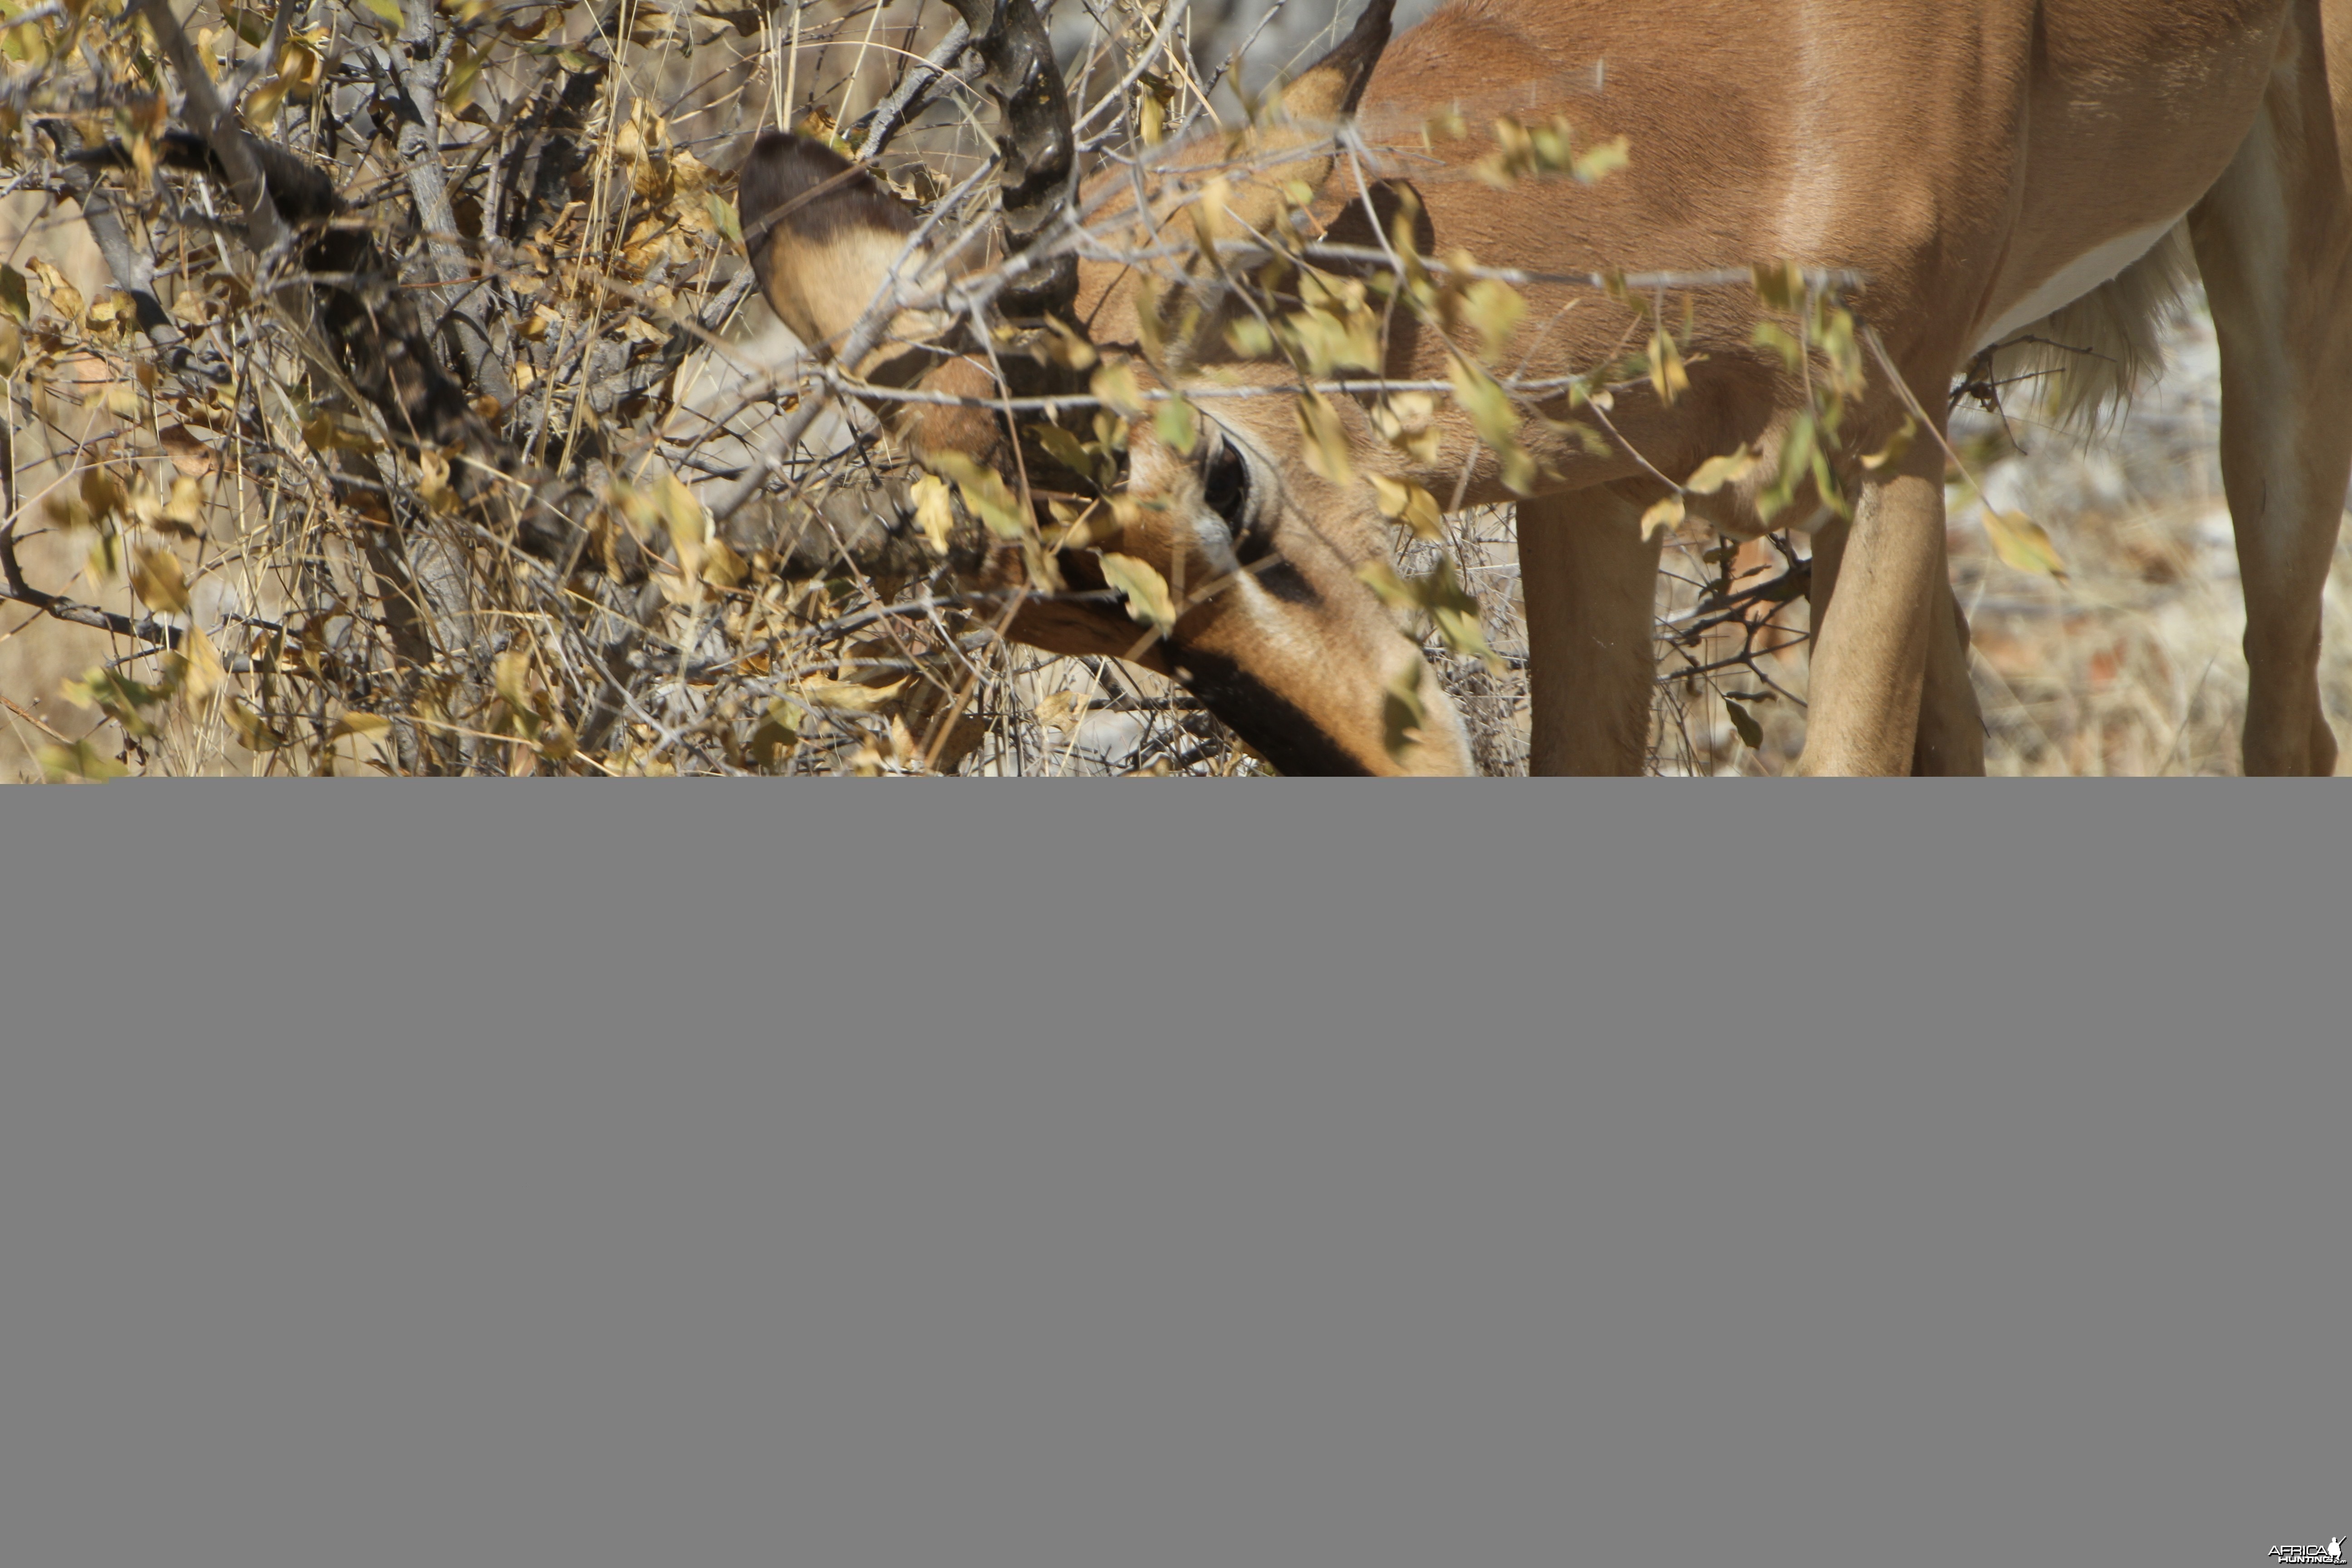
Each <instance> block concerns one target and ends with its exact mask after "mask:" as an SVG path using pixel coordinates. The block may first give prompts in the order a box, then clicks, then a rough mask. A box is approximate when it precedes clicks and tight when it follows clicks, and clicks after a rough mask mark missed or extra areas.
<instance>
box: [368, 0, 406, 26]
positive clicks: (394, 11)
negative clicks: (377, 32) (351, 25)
mask: <svg viewBox="0 0 2352 1568" xmlns="http://www.w3.org/2000/svg"><path fill="white" fill-rule="evenodd" d="M360 9H361V10H362V11H365V12H368V13H369V14H370V15H372V16H375V17H377V18H379V19H380V20H381V21H382V22H383V25H384V26H387V27H390V28H391V29H392V30H393V31H394V32H395V33H396V32H398V31H400V23H401V16H400V0H360Z"/></svg>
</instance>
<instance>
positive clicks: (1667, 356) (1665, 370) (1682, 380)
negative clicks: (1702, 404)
mask: <svg viewBox="0 0 2352 1568" xmlns="http://www.w3.org/2000/svg"><path fill="white" fill-rule="evenodd" d="M1650 384H1651V386H1653V387H1654V388H1655V389H1656V390H1657V394H1658V402H1659V403H1660V404H1661V405H1664V406H1665V407H1667V408H1672V407H1673V406H1674V405H1675V398H1677V397H1680V396H1681V395H1683V394H1684V393H1685V392H1688V391H1689V390H1690V372H1689V371H1687V370H1685V369H1684V368H1683V356H1682V354H1681V353H1680V352H1679V351H1678V350H1676V349H1675V340H1674V337H1673V334H1671V333H1669V332H1668V331H1666V330H1665V329H1664V328H1663V327H1661V328H1659V329H1658V330H1657V331H1655V332H1653V333H1652V334H1651V335H1650Z"/></svg>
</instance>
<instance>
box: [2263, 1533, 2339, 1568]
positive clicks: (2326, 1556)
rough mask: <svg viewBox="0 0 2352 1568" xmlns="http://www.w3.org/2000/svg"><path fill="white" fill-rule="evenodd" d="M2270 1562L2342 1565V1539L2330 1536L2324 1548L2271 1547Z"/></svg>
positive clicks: (2337, 1536)
mask: <svg viewBox="0 0 2352 1568" xmlns="http://www.w3.org/2000/svg"><path fill="white" fill-rule="evenodd" d="M2271 1560H2272V1561H2273V1562H2274V1563H2342V1562H2343V1561H2344V1538H2343V1537H2342V1536H2340V1535H2331V1536H2329V1537H2328V1538H2327V1544H2326V1545H2325V1546H2273V1547H2272V1548H2271Z"/></svg>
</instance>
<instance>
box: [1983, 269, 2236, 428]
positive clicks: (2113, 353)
mask: <svg viewBox="0 0 2352 1568" xmlns="http://www.w3.org/2000/svg"><path fill="white" fill-rule="evenodd" d="M2196 276H2197V258H2196V256H2195V255H2194V254H2193V253H2192V252H2191V251H2190V249H2189V226H2188V225H2187V224H2186V223H2179V224H2175V225H2174V226H2172V228H2171V229H2170V230H2169V231H2168V232H2167V233H2166V235H2165V237H2163V238H2162V239H2159V240H2158V241H2157V242H2156V245H2155V246H2154V247H2153V248H2151V249H2150V250H2149V251H2148V253H2147V255H2146V256H2143V257H2141V258H2139V259H2138V260H2137V261H2135V262H2133V263H2132V264H2131V265H2130V266H2129V267H2126V268H2124V269H2123V270H2122V271H2121V272H2119V273H2117V274H2116V276H2115V277H2114V278H2112V279H2108V280H2107V281H2106V282H2105V283H2103V284H2101V285H2100V286H2099V287H2098V288H2096V289H2092V290H2091V291H2090V292H2089V293H2087V294H2085V295H2084V296H2083V297H2082V298H2081V299H2079V300H2075V301H2074V302H2073V303H2072V304H2069V305H2064V306H2062V307H2060V308H2059V309H2058V310H2053V311H2052V312H2051V313H2050V314H2048V315H2046V316H2044V317H2042V319H2041V320H2040V321H2035V322H2033V323H2032V325H2030V326H2026V327H2023V328H2021V329H2020V330H2019V331H2015V332H2012V333H2011V334H2010V335H2009V337H2007V338H2006V339H2004V340H2002V342H2000V343H1999V344H1997V345H1995V347H1994V349H1993V351H1992V374H1991V380H1992V382H1993V383H1994V384H1996V385H2005V384H2010V383H2011V382H2021V384H2026V385H2030V386H2031V387H2032V390H2033V401H2034V405H2035V406H2036V408H2037V409H2038V410H2039V411H2040V413H2041V415H2042V417H2044V418H2046V419H2048V420H2049V421H2050V422H2051V423H2053V424H2054V425H2058V426H2064V427H2067V428H2070V429H2073V430H2075V431H2078V432H2082V433H2085V434H2087V433H2089V432H2092V431H2095V430H2099V429H2102V428H2104V427H2106V426H2111V425H2112V424H2114V423H2115V421H2116V420H2117V419H2119V418H2120V417H2121V416H2123V413H2124V411H2125V410H2126V409H2127V408H2128V407H2129V406H2130V405H2131V400H2132V397H2133V395H2135V394H2136V393H2137V392H2138V391H2139V389H2140V388H2141V387H2143V386H2145V385H2147V384H2148V383H2149V382H2151V381H2153V380H2155V379H2156V377H2157V376H2158V374H2161V373H2162V372H2163V369H2164V336H2163V334H2164V329H2165V328H2166V327H2167V326H2168V325H2169V324H2170V323H2171V322H2172V321H2176V320H2177V319H2179V315H2180V313H2181V311H2182V310H2183V309H2184V308H2185V302H2186V300H2187V296H2188V292H2189V284H2190V283H2191V282H2192V281H2193V280H2194V279H2195V278H2196Z"/></svg>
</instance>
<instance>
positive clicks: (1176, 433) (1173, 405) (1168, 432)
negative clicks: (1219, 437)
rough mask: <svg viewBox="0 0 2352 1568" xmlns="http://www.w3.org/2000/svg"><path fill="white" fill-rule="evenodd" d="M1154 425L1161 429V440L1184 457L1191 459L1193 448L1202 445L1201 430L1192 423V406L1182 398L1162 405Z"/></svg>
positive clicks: (1176, 398) (1173, 398)
mask: <svg viewBox="0 0 2352 1568" xmlns="http://www.w3.org/2000/svg"><path fill="white" fill-rule="evenodd" d="M1153 423H1154V424H1155V425H1157V426H1158V427H1159V430H1160V439H1161V440H1162V441H1165V442H1167V443H1168V445H1170V446H1171V447H1175V448H1176V450H1177V451H1178V452H1179V453H1180V454H1181V455H1182V456H1184V457H1187V458H1189V457H1191V456H1192V448H1193V447H1195V446H1197V445H1199V443H1200V439H1201V432H1200V429H1199V427H1198V426H1195V425H1194V424H1193V422H1192V405H1191V404H1189V403H1187V402H1185V401H1184V400H1183V399H1182V398H1181V397H1171V398H1170V399H1168V401H1166V402H1165V403H1162V404H1161V405H1160V415H1159V417H1158V418H1157V419H1156V420H1154V421H1153Z"/></svg>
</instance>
